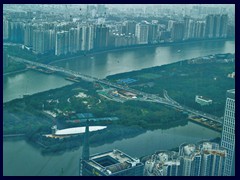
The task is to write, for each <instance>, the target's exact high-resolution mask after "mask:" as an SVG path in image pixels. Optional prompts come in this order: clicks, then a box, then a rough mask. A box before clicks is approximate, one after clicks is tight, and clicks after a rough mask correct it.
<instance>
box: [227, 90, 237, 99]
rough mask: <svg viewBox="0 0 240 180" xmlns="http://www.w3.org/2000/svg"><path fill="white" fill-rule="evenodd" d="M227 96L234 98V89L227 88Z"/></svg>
mask: <svg viewBox="0 0 240 180" xmlns="http://www.w3.org/2000/svg"><path fill="white" fill-rule="evenodd" d="M227 97H229V98H232V99H235V89H230V90H227Z"/></svg>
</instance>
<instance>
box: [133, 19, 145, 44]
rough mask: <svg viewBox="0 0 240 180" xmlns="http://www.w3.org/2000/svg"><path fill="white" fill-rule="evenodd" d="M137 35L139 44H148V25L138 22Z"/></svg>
mask: <svg viewBox="0 0 240 180" xmlns="http://www.w3.org/2000/svg"><path fill="white" fill-rule="evenodd" d="M135 35H136V37H137V43H138V44H147V43H148V25H147V24H142V23H138V24H137V25H136V31H135Z"/></svg>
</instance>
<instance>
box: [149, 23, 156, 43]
mask: <svg viewBox="0 0 240 180" xmlns="http://www.w3.org/2000/svg"><path fill="white" fill-rule="evenodd" d="M157 38H158V24H150V25H149V31H148V42H149V43H151V44H154V43H157Z"/></svg>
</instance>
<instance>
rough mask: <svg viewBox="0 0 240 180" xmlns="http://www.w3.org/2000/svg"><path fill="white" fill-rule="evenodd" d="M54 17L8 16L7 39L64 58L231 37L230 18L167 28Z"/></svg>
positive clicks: (5, 20) (191, 21)
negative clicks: (88, 53)
mask: <svg viewBox="0 0 240 180" xmlns="http://www.w3.org/2000/svg"><path fill="white" fill-rule="evenodd" d="M31 16H33V14H31ZM50 17H51V16H50ZM50 17H47V18H45V19H37V20H36V19H34V18H29V19H26V18H19V17H18V18H15V20H13V18H11V16H9V15H8V16H4V18H3V38H4V39H8V40H9V41H11V42H17V43H22V44H24V45H25V47H27V48H29V49H32V51H33V52H35V53H36V54H44V53H48V52H54V53H55V55H62V54H67V53H76V52H79V51H91V50H99V49H107V48H115V47H123V46H132V45H139V44H155V43H161V42H179V41H184V40H192V39H209V38H226V37H227V36H228V15H227V14H215V15H212V14H211V15H207V16H206V17H205V19H202V20H197V19H193V18H191V17H185V18H184V19H183V20H182V21H179V20H169V21H168V23H167V24H160V23H159V22H158V20H152V22H148V21H141V22H136V21H132V20H130V21H127V20H126V21H121V22H116V21H109V22H106V21H105V20H104V18H101V19H103V20H101V21H99V19H97V20H95V19H89V20H88V21H86V22H78V21H75V22H73V20H72V19H69V20H68V21H65V22H63V21H62V22H58V21H53V20H51V22H50V20H49V19H51V18H50ZM97 21H98V22H101V23H102V24H100V23H98V22H97Z"/></svg>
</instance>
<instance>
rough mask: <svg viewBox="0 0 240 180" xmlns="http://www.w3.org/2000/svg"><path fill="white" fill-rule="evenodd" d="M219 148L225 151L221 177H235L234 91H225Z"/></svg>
mask: <svg viewBox="0 0 240 180" xmlns="http://www.w3.org/2000/svg"><path fill="white" fill-rule="evenodd" d="M221 147H223V148H225V149H226V150H227V157H226V163H225V168H224V173H223V175H224V176H231V175H235V89H231V90H228V91H227V99H226V104H225V112H224V120H223V130H222V139H221Z"/></svg>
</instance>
